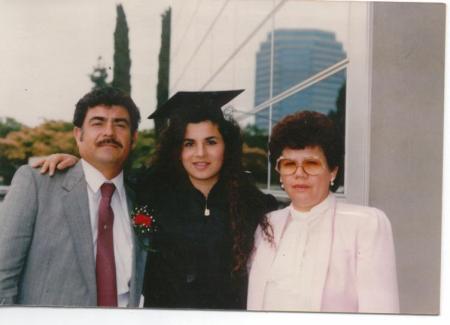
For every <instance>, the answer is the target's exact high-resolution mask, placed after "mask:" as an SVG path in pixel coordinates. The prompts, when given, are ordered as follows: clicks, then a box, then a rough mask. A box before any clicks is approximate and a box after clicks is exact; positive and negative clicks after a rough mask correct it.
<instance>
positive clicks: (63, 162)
mask: <svg viewBox="0 0 450 325" xmlns="http://www.w3.org/2000/svg"><path fill="white" fill-rule="evenodd" d="M78 160H79V159H78V157H75V156H73V155H69V154H66V153H55V154H53V155H50V156H48V157H47V158H44V159H41V160H38V161H36V162H34V163H33V164H31V167H33V168H37V167H41V170H40V172H41V174H45V173H46V172H48V175H49V176H53V174H55V170H56V169H58V170H63V169H66V168H69V167H72V166H73V165H75V164H76V163H77V162H78Z"/></svg>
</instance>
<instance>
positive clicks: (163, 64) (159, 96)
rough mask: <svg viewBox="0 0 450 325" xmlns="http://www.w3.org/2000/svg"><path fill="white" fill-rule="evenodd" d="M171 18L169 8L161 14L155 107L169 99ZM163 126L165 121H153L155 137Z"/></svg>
mask: <svg viewBox="0 0 450 325" xmlns="http://www.w3.org/2000/svg"><path fill="white" fill-rule="evenodd" d="M171 17H172V9H171V8H169V9H167V10H166V11H165V12H164V13H163V14H162V28H161V48H160V50H159V68H158V85H157V91H156V100H157V107H158V106H160V105H162V104H163V103H164V102H166V101H167V99H169V75H170V24H171ZM165 125H166V120H165V119H155V131H156V137H158V136H159V134H160V132H161V130H162V129H163V128H164V127H165Z"/></svg>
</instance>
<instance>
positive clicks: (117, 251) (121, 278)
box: [81, 159, 133, 307]
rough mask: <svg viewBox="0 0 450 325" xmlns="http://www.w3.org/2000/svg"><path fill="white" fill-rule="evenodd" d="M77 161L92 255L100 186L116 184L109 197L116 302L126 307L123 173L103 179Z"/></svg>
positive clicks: (127, 234)
mask: <svg viewBox="0 0 450 325" xmlns="http://www.w3.org/2000/svg"><path fill="white" fill-rule="evenodd" d="M81 163H82V166H83V171H84V175H85V177H86V183H87V191H88V197H89V212H90V217H91V227H92V235H93V238H92V240H93V243H94V256H96V255H97V254H96V252H97V236H98V234H97V225H98V208H99V204H100V199H101V193H100V186H102V184H103V183H105V182H106V183H113V184H114V185H115V187H116V190H115V191H114V193H113V196H112V199H111V208H112V210H113V212H114V224H113V241H114V258H115V263H116V281H117V296H118V300H117V302H118V306H119V307H126V306H127V305H128V300H129V294H130V279H131V269H132V254H133V253H132V252H133V243H132V234H131V223H130V217H129V213H128V211H129V210H128V205H127V197H126V193H125V187H124V182H123V172H121V173H120V174H119V175H117V176H116V177H115V178H113V179H111V180H107V179H106V178H105V177H104V176H103V174H102V173H100V171H98V170H97V169H96V168H95V167H93V166H92V165H90V164H89V163H88V162H86V161H85V160H83V159H81Z"/></svg>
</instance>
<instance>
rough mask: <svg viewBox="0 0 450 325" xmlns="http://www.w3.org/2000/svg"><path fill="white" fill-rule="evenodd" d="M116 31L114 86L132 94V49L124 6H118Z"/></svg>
mask: <svg viewBox="0 0 450 325" xmlns="http://www.w3.org/2000/svg"><path fill="white" fill-rule="evenodd" d="M116 9H117V18H116V29H115V31H114V73H113V76H114V77H113V81H112V86H113V87H117V88H120V89H122V90H123V91H125V92H127V93H128V94H131V82H130V68H131V59H130V48H129V41H128V24H127V17H126V16H125V11H124V10H123V7H122V5H120V4H119V5H117V7H116Z"/></svg>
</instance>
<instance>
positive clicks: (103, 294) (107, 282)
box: [95, 183, 117, 307]
mask: <svg viewBox="0 0 450 325" xmlns="http://www.w3.org/2000/svg"><path fill="white" fill-rule="evenodd" d="M115 189H116V187H115V186H114V184H112V183H103V185H102V186H101V187H100V191H101V193H102V198H101V200H100V206H99V208H98V228H97V232H98V237H97V259H96V266H95V273H96V277H97V305H98V306H108V307H113V306H117V284H116V262H115V260H114V241H113V223H114V213H113V210H112V208H111V197H112V195H113V193H114V190H115Z"/></svg>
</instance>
